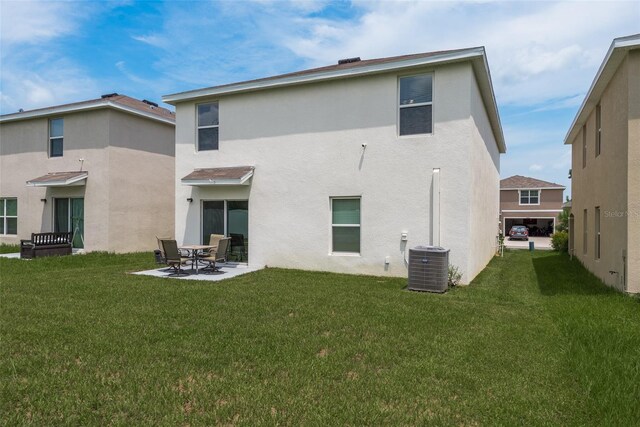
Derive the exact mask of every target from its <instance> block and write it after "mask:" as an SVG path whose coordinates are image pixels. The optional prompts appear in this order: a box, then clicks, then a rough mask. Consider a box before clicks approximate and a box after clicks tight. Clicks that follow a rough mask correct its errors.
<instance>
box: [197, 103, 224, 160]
mask: <svg viewBox="0 0 640 427" xmlns="http://www.w3.org/2000/svg"><path fill="white" fill-rule="evenodd" d="M219 127H220V124H219V122H218V103H217V102H212V103H210V104H200V105H198V151H205V150H217V149H218V130H219Z"/></svg>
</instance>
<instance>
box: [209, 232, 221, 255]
mask: <svg viewBox="0 0 640 427" xmlns="http://www.w3.org/2000/svg"><path fill="white" fill-rule="evenodd" d="M222 239H224V234H212V235H211V236H209V246H213V248H211V250H213V251H214V252H215V250H216V249H217V248H218V243H219V242H220V240H222Z"/></svg>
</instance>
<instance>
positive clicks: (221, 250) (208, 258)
mask: <svg viewBox="0 0 640 427" xmlns="http://www.w3.org/2000/svg"><path fill="white" fill-rule="evenodd" d="M230 242H231V239H230V238H229V237H223V238H222V239H220V241H219V242H218V247H217V248H216V249H211V250H209V252H208V253H207V255H204V256H201V257H199V258H198V260H199V261H202V262H205V263H208V264H209V265H208V266H206V267H204V268H203V269H202V270H203V271H220V267H217V268H216V262H227V253H228V252H229V243H230Z"/></svg>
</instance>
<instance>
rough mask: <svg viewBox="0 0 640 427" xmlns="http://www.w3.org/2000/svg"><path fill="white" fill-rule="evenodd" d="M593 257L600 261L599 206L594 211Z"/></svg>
mask: <svg viewBox="0 0 640 427" xmlns="http://www.w3.org/2000/svg"><path fill="white" fill-rule="evenodd" d="M595 213H596V214H595V234H594V236H595V239H596V241H595V251H594V252H595V253H594V255H595V257H596V259H600V206H596V209H595Z"/></svg>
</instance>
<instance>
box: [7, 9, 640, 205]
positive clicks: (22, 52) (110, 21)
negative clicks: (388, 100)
mask: <svg viewBox="0 0 640 427" xmlns="http://www.w3.org/2000/svg"><path fill="white" fill-rule="evenodd" d="M636 33H640V1H637V0H636V1H631V2H628V1H626V2H625V1H608V2H597V1H561V2H554V1H544V2H531V1H511V2H500V1H492V0H476V1H443V2H431V1H429V2H427V1H391V0H385V1H363V0H352V1H324V0H308V1H287V0H259V1H253V2H251V1H242V0H236V1H204V0H203V1H180V0H174V1H167V2H163V1H125V0H122V1H108V2H107V1H46V2H31V1H6V0H0V113H1V114H7V113H12V112H16V111H18V110H19V109H20V108H22V109H24V110H29V109H33V108H39V107H46V106H52V105H58V104H62V103H66V102H75V101H81V100H86V99H93V98H97V97H99V96H100V95H101V94H105V93H112V92H117V93H121V94H127V95H129V96H133V97H135V98H139V99H149V100H154V101H156V102H161V97H162V95H167V94H170V93H175V92H180V91H185V90H190V89H198V88H203V87H209V86H215V85H219V84H225V83H232V82H237V81H242V80H248V79H253V78H259V77H267V76H271V75H276V74H281V73H286V72H290V71H296V70H301V69H306V68H311V67H316V66H323V65H330V64H334V63H336V62H337V60H338V59H340V58H347V57H355V56H359V57H361V58H362V59H369V58H378V57H384V56H394V55H402V54H409V53H419V52H429V51H435V50H446V49H458V48H465V47H474V46H485V48H486V51H487V57H488V62H489V67H490V70H491V75H492V80H493V85H494V90H495V93H496V99H497V102H498V109H499V112H500V118H501V121H502V126H503V130H504V134H505V139H506V142H507V154H505V155H503V156H502V160H501V163H502V164H501V176H502V177H503V178H504V177H508V176H511V175H515V174H519V175H525V176H533V177H536V178H539V179H543V180H547V181H552V182H556V183H559V184H562V185H565V186H567V190H569V189H570V180H569V179H568V170H569V168H570V167H571V160H570V148H569V146H565V145H563V140H564V136H565V134H566V133H567V131H568V128H569V126H570V124H571V122H572V120H573V118H574V116H575V114H576V112H577V110H578V108H579V106H580V103H581V102H582V100H583V98H584V96H585V94H586V92H587V91H588V89H589V86H590V85H591V82H592V81H593V78H594V77H595V74H596V72H597V70H598V67H599V66H600V64H601V62H602V60H603V58H604V56H605V54H606V52H607V50H608V48H609V46H610V44H611V42H612V40H613V39H614V38H615V37H620V36H625V35H630V34H636ZM170 108H171V107H170ZM568 192H569V191H567V193H568Z"/></svg>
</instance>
